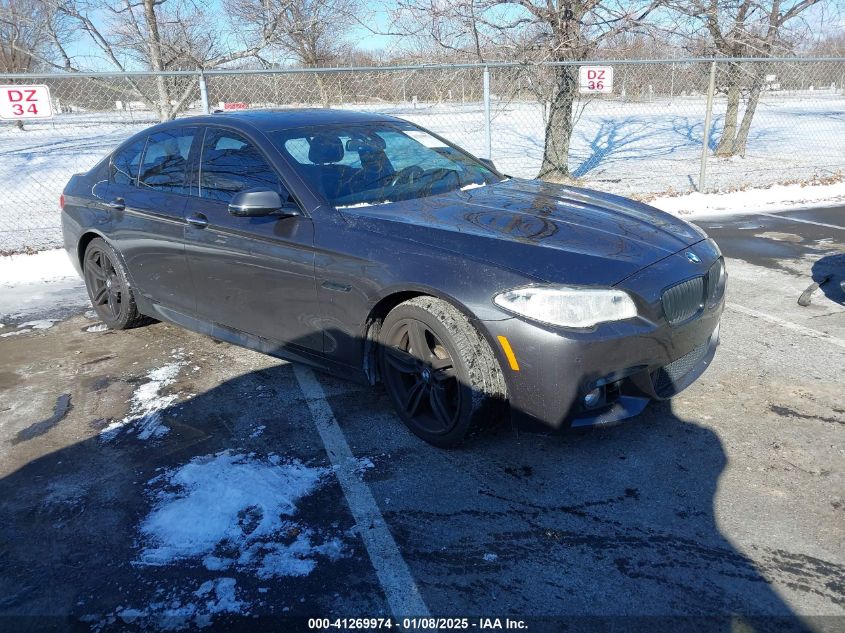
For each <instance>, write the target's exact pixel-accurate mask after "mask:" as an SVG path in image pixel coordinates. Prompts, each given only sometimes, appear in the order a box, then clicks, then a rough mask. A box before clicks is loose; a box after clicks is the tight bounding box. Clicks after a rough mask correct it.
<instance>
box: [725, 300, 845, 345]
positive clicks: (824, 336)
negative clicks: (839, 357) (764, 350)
mask: <svg viewBox="0 0 845 633" xmlns="http://www.w3.org/2000/svg"><path fill="white" fill-rule="evenodd" d="M727 307H728V309H730V310H733V311H734V312H739V313H741V314H745V315H747V316H750V317H754V318H756V319H763V320H764V321H768V322H769V323H774V324H775V325H779V326H780V327H782V328H786V329H787V330H792V331H793V332H798V333H799V334H803V335H804V336H810V337H812V338H817V339H821V340H823V341H827V342H828V343H832V344H833V345H836V346H837V347H841V348H843V349H845V340H843V339H841V338H838V337H836V336H833V335H832V334H828V333H827V332H820V331H819V330H814V329H812V328H809V327H804V326H803V325H798V324H797V323H793V322H792V321H787V320H786V319H781V318H780V317H776V316H773V315H771V314H766V313H765V312H759V311H758V310H754V309H752V308H746V307H745V306H741V305H739V304H736V303H728V304H727Z"/></svg>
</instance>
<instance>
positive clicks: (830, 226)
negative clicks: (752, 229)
mask: <svg viewBox="0 0 845 633" xmlns="http://www.w3.org/2000/svg"><path fill="white" fill-rule="evenodd" d="M757 215H765V216H766V217H767V218H777V219H778V220H786V221H788V222H800V223H801V224H814V225H816V226H823V227H825V228H828V229H840V230H842V231H845V226H839V225H837V224H825V223H824V222H816V221H814V220H804V219H802V218H791V217H789V216H788V215H778V214H777V213H758V214H757Z"/></svg>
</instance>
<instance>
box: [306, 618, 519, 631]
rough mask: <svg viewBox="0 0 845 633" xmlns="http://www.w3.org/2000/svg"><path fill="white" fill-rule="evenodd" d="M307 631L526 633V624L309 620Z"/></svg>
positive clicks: (488, 620)
mask: <svg viewBox="0 0 845 633" xmlns="http://www.w3.org/2000/svg"><path fill="white" fill-rule="evenodd" d="M308 628H309V629H311V630H316V631H319V630H331V629H341V630H350V629H358V630H362V631H366V630H375V629H393V628H397V629H399V630H408V631H418V630H434V631H437V630H441V629H455V630H460V629H464V630H467V629H479V630H497V629H498V630H512V631H515V630H526V629H527V628H528V625H527V624H526V622H525V621H524V620H518V619H511V618H432V617H426V618H402V620H394V619H393V618H309V619H308Z"/></svg>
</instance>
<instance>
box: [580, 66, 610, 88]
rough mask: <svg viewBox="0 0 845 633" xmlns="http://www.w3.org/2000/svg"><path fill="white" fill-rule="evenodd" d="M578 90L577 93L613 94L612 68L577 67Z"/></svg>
mask: <svg viewBox="0 0 845 633" xmlns="http://www.w3.org/2000/svg"><path fill="white" fill-rule="evenodd" d="M578 90H579V92H598V93H610V92H613V67H612V66H579V67H578Z"/></svg>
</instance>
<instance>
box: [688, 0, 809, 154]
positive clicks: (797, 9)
mask: <svg viewBox="0 0 845 633" xmlns="http://www.w3.org/2000/svg"><path fill="white" fill-rule="evenodd" d="M818 1H819V0H677V1H675V2H672V5H671V6H672V8H674V9H675V10H676V11H677V12H678V13H680V14H681V15H683V16H685V17H686V18H687V19H688V22H687V23H688V24H689V25H691V26H692V27H693V30H692V33H691V34H692V35H694V36H697V35H699V34H700V32H701V31H702V30H703V31H704V32H705V33H706V34H707V35H708V36H709V40H710V42H711V45H712V47H713V49H715V51H716V52H717V53H718V54H719V55H721V56H724V57H726V58H728V60H727V72H726V76H725V81H724V90H725V91H726V93H727V99H728V102H727V109H726V110H725V124H724V128H723V131H722V135H721V137H720V139H719V143H718V145H717V146H716V154H717V155H719V156H735V155H744V154H745V149H746V145H747V143H748V133H749V131H750V129H751V122H752V120H753V118H754V114H755V112H756V110H757V104H758V103H759V100H760V94H761V92H762V90H763V86H764V79H765V68H764V66H763V65H762V64H760V63H754V64H745V65H743V63H742V62H739V61H736V59H735V58H738V57H771V56H772V55H773V54H774V53H776V52H778V51H783V50H785V49H787V48H788V44H789V42H788V39H787V36H788V35H789V33H788V32H787V30H788V26H789V23H790V22H794V21H796V18H798V17H799V16H800V15H801V14H802V13H803V12H804V11H806V10H807V9H809V8H810V7H812V6H813V5H815V4H816V3H817V2H818ZM743 96H744V97H745V102H746V103H745V111H744V112H743V115H742V119H741V120H740V118H739V112H740V105H741V101H742V100H743Z"/></svg>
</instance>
